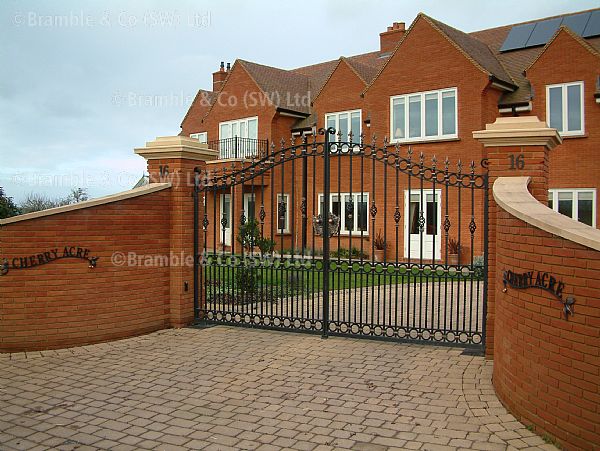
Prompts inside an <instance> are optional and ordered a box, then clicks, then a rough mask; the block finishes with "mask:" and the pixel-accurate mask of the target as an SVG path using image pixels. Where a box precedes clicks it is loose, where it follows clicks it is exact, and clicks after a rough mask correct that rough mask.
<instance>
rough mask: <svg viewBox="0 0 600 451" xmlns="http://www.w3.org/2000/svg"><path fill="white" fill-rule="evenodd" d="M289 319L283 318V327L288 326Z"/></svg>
mask: <svg viewBox="0 0 600 451" xmlns="http://www.w3.org/2000/svg"><path fill="white" fill-rule="evenodd" d="M290 324H291V321H290V320H289V318H286V319H284V320H283V326H284V327H290Z"/></svg>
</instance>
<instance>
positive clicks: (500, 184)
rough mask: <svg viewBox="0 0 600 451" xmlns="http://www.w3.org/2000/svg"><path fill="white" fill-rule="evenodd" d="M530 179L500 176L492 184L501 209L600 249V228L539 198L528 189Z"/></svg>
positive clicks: (592, 247)
mask: <svg viewBox="0 0 600 451" xmlns="http://www.w3.org/2000/svg"><path fill="white" fill-rule="evenodd" d="M530 180H531V178H530V177H499V178H498V179H496V181H495V182H494V186H493V193H494V199H495V200H496V202H497V203H498V205H499V206H500V207H501V208H502V209H504V210H506V211H507V212H509V213H510V214H511V215H513V216H515V217H516V218H518V219H520V220H522V221H525V222H526V223H527V224H531V225H532V226H534V227H537V228H539V229H542V230H544V231H546V232H548V233H551V234H553V235H556V236H560V237H562V238H565V239H567V240H569V241H573V242H575V243H578V244H581V245H582V246H586V247H589V248H591V249H595V250H597V251H600V230H598V229H596V228H595V227H590V226H588V225H586V224H583V223H581V222H579V221H575V220H574V219H571V218H569V217H567V216H565V215H563V214H560V213H558V212H556V211H554V210H552V209H551V208H549V207H547V206H546V205H544V204H542V203H540V202H538V201H537V199H536V198H535V197H533V196H532V195H531V193H530V192H529V190H528V189H527V186H528V185H529V182H530Z"/></svg>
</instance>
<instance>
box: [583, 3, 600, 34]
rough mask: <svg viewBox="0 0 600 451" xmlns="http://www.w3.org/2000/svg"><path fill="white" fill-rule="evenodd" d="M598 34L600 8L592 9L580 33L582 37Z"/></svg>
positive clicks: (599, 30) (599, 32) (599, 31)
mask: <svg viewBox="0 0 600 451" xmlns="http://www.w3.org/2000/svg"><path fill="white" fill-rule="evenodd" d="M598 35H600V10H596V11H592V12H591V13H590V20H588V23H587V25H586V27H585V30H583V34H582V36H583V37H584V38H591V37H592V36H598Z"/></svg>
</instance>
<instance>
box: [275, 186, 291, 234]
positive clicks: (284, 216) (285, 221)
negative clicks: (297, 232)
mask: <svg viewBox="0 0 600 451" xmlns="http://www.w3.org/2000/svg"><path fill="white" fill-rule="evenodd" d="M277 233H290V195H289V194H278V195H277Z"/></svg>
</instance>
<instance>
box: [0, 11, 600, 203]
mask: <svg viewBox="0 0 600 451" xmlns="http://www.w3.org/2000/svg"><path fill="white" fill-rule="evenodd" d="M596 6H598V1H597V0H595V1H594V0H544V1H523V0H503V1H491V0H490V1H481V0H453V1H439V0H438V1H434V0H420V1H414V0H413V1H405V0H401V1H399V0H389V1H388V0H385V1H377V0H329V1H313V0H303V1H301V2H289V1H284V0H277V1H254V2H251V1H226V0H219V1H214V2H208V1H191V0H188V1H181V0H180V1H169V2H168V1H124V0H121V1H102V2H100V1H88V2H85V1H53V2H49V1H11V0H2V1H1V2H0V186H3V187H4V188H5V190H6V191H7V192H8V194H9V195H10V196H13V197H14V198H15V199H16V200H17V201H20V200H22V199H23V197H24V196H25V195H27V193H30V192H44V193H46V194H48V195H50V196H52V197H54V196H59V195H66V194H67V193H68V192H69V191H70V189H71V187H85V188H87V189H88V191H89V193H90V195H91V196H92V197H98V196H101V195H105V194H110V193H114V192H118V191H123V190H126V189H129V188H131V186H132V185H133V184H134V183H135V182H136V181H137V180H138V179H139V177H140V176H141V175H142V173H143V172H144V170H145V161H144V160H143V159H142V158H141V157H138V156H136V155H134V154H133V148H134V147H138V146H141V145H143V144H144V143H145V142H146V141H148V140H151V139H153V138H154V137H156V136H165V135H175V134H178V133H179V131H180V128H179V125H180V123H181V120H182V118H183V116H184V115H185V112H186V111H187V108H188V106H189V104H190V103H191V101H192V100H193V98H194V96H195V94H196V92H197V90H198V89H199V88H205V89H211V87H212V76H211V73H212V72H213V71H215V70H217V68H218V65H219V62H220V61H230V62H232V63H233V61H234V60H235V59H236V58H243V59H247V60H251V61H256V62H259V63H263V64H267V65H272V66H277V67H283V68H293V67H298V66H303V65H308V64H312V63H316V62H320V61H326V60H329V59H334V58H338V57H339V56H341V55H346V56H349V55H354V54H357V53H363V52H369V51H373V50H376V49H377V48H378V46H379V33H380V32H381V31H384V30H385V29H386V27H387V26H388V25H391V24H392V22H406V25H407V27H408V26H409V25H410V23H411V22H412V21H413V19H414V18H415V16H416V15H417V13H418V12H419V11H423V12H425V13H426V14H429V15H430V16H432V17H434V18H436V19H439V20H441V21H442V22H445V23H447V24H449V25H452V26H454V27H456V28H459V29H461V30H463V31H474V30H479V29H483V28H490V27H494V26H499V25H504V24H509V23H515V22H521V21H525V20H531V19H536V18H541V17H545V16H550V15H555V14H560V13H565V12H572V11H578V10H583V9H589V8H593V7H596Z"/></svg>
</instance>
